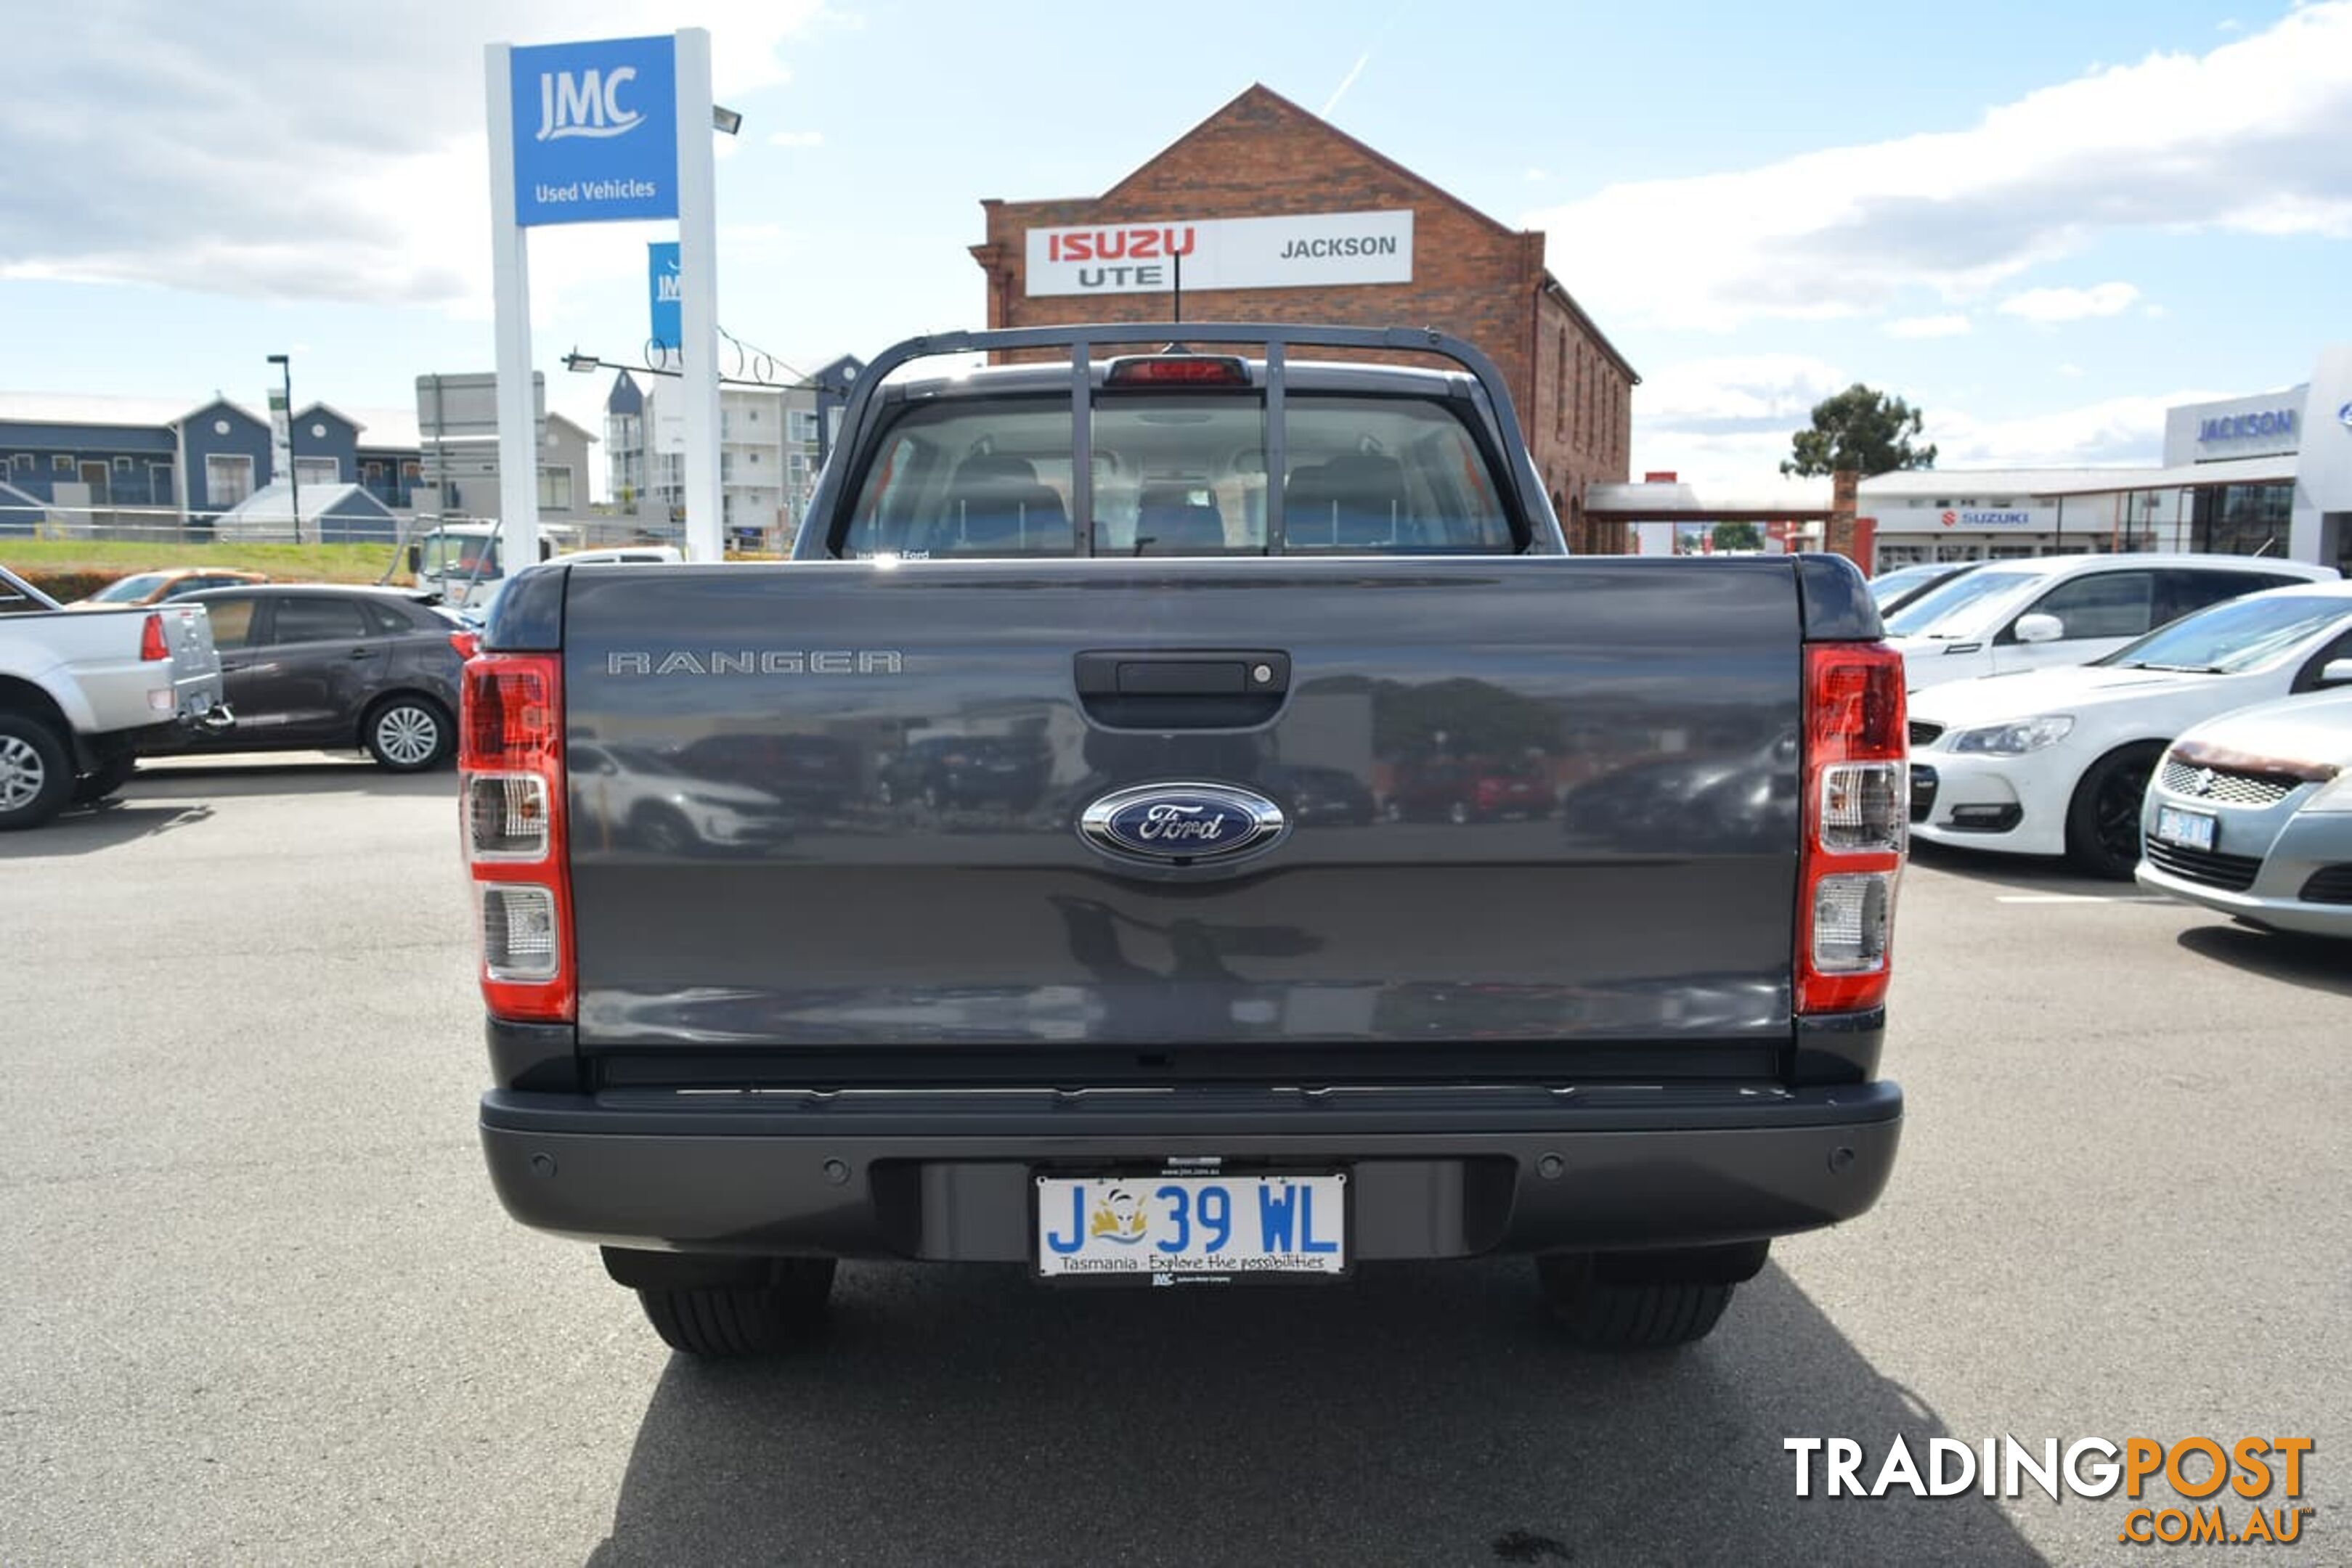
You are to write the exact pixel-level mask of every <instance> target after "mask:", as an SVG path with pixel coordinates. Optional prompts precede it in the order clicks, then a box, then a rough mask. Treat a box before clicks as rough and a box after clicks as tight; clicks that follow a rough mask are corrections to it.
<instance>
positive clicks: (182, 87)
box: [0, 0, 818, 315]
mask: <svg viewBox="0 0 2352 1568" xmlns="http://www.w3.org/2000/svg"><path fill="white" fill-rule="evenodd" d="M817 14H818V0H705V3H704V4H703V5H700V6H699V7H698V10H697V13H696V18H695V19H696V20H697V21H698V23H700V24H702V25H705V26H709V29H710V31H711V34H712V46H713V47H712V51H711V53H712V62H713V73H714V77H715V82H714V86H715V88H716V89H717V91H718V92H719V95H720V96H721V98H722V99H731V100H733V101H736V102H739V103H740V101H741V99H742V97H743V95H745V94H748V93H752V92H756V91H758V90H759V89H762V88H767V87H772V86H774V85H775V84H776V83H778V82H780V81H782V80H783V79H785V78H786V76H787V75H788V74H789V73H788V71H787V69H786V67H785V64H784V61H783V60H782V57H781V55H780V50H781V48H782V46H783V44H784V42H785V40H786V39H787V38H788V37H791V36H792V35H793V34H794V33H796V32H798V31H799V30H801V29H802V28H803V27H805V26H807V25H808V24H809V23H810V22H811V21H812V20H813V19H814V17H815V16H817ZM676 25H677V23H676V18H675V15H674V9H673V8H672V7H670V6H667V5H661V4H658V3H656V0H462V3H460V0H425V3H422V4H416V5H403V6H356V7H353V6H323V7H322V6H311V7H279V6H275V5H229V6H226V7H221V8H218V9H216V10H215V11H213V12H208V13H206V14H205V16H204V18H203V19H202V25H201V26H200V27H199V26H196V25H195V24H194V22H192V20H191V13H189V12H188V11H187V10H186V9H185V7H183V6H176V5H169V4H167V3H165V0H113V3H111V4H110V5H105V6H102V7H90V6H72V5H53V6H45V7H27V8H26V11H25V14H24V15H22V16H13V15H12V16H11V17H10V26H9V42H10V44H11V46H12V48H13V51H14V53H15V54H16V57H21V58H27V59H30V58H38V59H40V60H42V61H43V62H44V63H43V66H42V68H41V69H40V70H38V71H34V72H24V71H20V72H18V73H16V76H15V78H14V79H12V81H11V82H10V85H9V89H8V90H7V91H6V92H5V94H0V168H5V169H7V170H8V171H9V177H8V179H7V180H6V181H5V182H0V279H6V278H10V277H61V278H76V279H85V280H96V281H103V282H133V283H153V284H163V285H169V286H174V287H185V288H192V289H195V290H199V291H205V292H212V293H220V294H232V295H242V296H246V297H249V298H281V299H336V300H361V301H369V302H378V303H394V304H440V305H446V306H449V307H451V308H455V309H457V311H458V312H459V313H460V314H467V315H470V314H475V313H478V312H481V311H484V310H485V309H486V308H487V296H488V270H489V191H488V183H489V181H488V157H489V153H488V140H487V137H486V136H485V134H484V131H483V81H482V65H483V60H482V47H483V46H484V45H485V44H486V43H488V42H491V41H495V40H511V41H515V42H520V43H537V42H543V41H546V40H549V39H553V38H564V37H573V38H578V37H589V38H593V37H625V36H629V35H632V34H640V35H641V34H649V33H658V32H665V31H667V30H669V29H670V28H672V27H673V26H676ZM224 60H234V61H236V68H235V69H233V70H229V69H223V68H221V65H220V62H222V61H224ZM355 62H364V68H355ZM106 104H115V105H121V106H125V107H124V108H123V109H122V110H121V112H116V113H99V112H95V110H94V108H93V106H100V105H106ZM562 232H563V231H562V229H561V228H543V229H540V230H538V231H537V232H536V234H535V235H534V236H533V241H532V256H531V261H532V266H531V275H532V276H531V288H532V296H533V304H534V314H535V315H540V314H543V313H544V308H545V306H546V304H547V303H548V302H549V301H551V300H552V298H554V297H556V296H557V295H559V294H560V293H561V292H562V289H563V287H565V284H566V281H567V279H568V278H570V277H572V276H574V275H575V274H576V273H577V272H578V270H579V268H581V267H586V268H587V270H588V271H589V272H591V273H601V272H604V271H607V270H609V268H608V267H606V266H605V265H604V264H603V263H601V262H595V263H590V262H584V261H583V260H582V259H581V253H582V251H583V246H580V245H578V244H576V243H574V240H575V239H576V236H565V237H560V238H559V237H553V236H558V235H562ZM603 232H604V235H606V236H607V237H608V240H609V239H610V238H612V237H618V236H616V235H615V233H614V230H613V229H610V228H606V229H604V231H603ZM613 248H614V249H618V248H619V247H613ZM635 265H636V266H639V267H641V266H642V265H643V260H642V253H638V256H637V260H636V262H635Z"/></svg>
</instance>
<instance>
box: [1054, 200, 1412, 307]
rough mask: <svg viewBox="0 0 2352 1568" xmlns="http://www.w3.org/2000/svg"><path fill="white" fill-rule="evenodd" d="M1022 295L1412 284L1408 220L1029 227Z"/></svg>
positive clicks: (1396, 215) (1298, 218)
mask: <svg viewBox="0 0 2352 1568" xmlns="http://www.w3.org/2000/svg"><path fill="white" fill-rule="evenodd" d="M1028 260H1029V267H1028V274H1029V293H1030V296H1031V297H1032V298H1036V297H1039V296H1044V295H1049V294H1158V293H1163V292H1165V291H1167V290H1168V289H1171V288H1173V287H1175V286H1176V283H1177V268H1178V267H1179V266H1180V265H1181V267H1182V269H1183V279H1182V281H1183V285H1184V287H1186V288H1198V289H1209V288H1327V287H1331V286H1333V285H1335V284H1354V283H1411V282H1412V213H1410V212H1387V213H1307V214H1297V215H1294V216H1289V217H1279V218H1211V219H1201V220H1191V221H1187V220H1183V219H1173V220H1169V221H1165V222H1160V221H1154V222H1150V223H1135V224H1087V225H1080V226H1078V227H1076V228H1063V229H1031V230H1030V231H1029V256H1028Z"/></svg>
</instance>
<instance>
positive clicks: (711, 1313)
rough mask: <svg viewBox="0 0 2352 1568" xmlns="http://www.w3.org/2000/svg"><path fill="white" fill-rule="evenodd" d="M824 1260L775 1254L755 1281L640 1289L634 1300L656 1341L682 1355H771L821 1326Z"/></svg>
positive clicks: (827, 1291) (830, 1264)
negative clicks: (767, 1271)
mask: <svg viewBox="0 0 2352 1568" xmlns="http://www.w3.org/2000/svg"><path fill="white" fill-rule="evenodd" d="M833 1269H834V1260H832V1259H830V1258H779V1259H777V1260H775V1261H774V1263H773V1265H772V1272H771V1275H770V1278H769V1281H768V1282H767V1283H765V1284H761V1285H688V1286H681V1287H670V1288H641V1289H639V1290H638V1291H637V1301H638V1302H639V1304H640V1305H642V1306H643V1307H644V1308H645V1310H646V1322H650V1323H651V1324H653V1326H654V1332H655V1333H657V1334H659V1335H661V1337H662V1343H664V1344H667V1345H668V1346H669V1347H670V1349H672V1350H675V1351H682V1352H684V1353H685V1354H688V1355H699V1356H709V1357H713V1358H721V1357H738V1356H748V1355H773V1354H777V1353H779V1352H781V1351H787V1350H794V1349H798V1348H799V1347H801V1346H803V1345H805V1344H807V1343H809V1342H810V1341H811V1340H813V1339H814V1338H815V1337H816V1334H817V1333H818V1331H819V1330H821V1329H822V1328H823V1327H824V1307H825V1299H826V1298H827V1297H828V1296H829V1295H831V1294H832V1292H833Z"/></svg>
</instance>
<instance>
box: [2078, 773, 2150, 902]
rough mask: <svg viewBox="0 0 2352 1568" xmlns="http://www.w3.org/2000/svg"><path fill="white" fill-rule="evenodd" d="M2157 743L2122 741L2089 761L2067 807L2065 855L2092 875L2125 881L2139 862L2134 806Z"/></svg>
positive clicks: (2144, 787)
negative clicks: (2119, 747)
mask: <svg viewBox="0 0 2352 1568" xmlns="http://www.w3.org/2000/svg"><path fill="white" fill-rule="evenodd" d="M2163 751H2164V748H2163V747H2160V746H2127V747H2123V748H2122V749H2120V750H2117V751H2111V752H2109V753H2107V755H2106V756H2105V757H2102V758H2099V759H2098V760H2097V761H2096V762H2094V763H2093V764H2091V768H2090V771H2089V772H2087V773H2085V774H2084V775H2083V781H2082V782H2081V783H2079V784H2077V785H2075V786H2074V800H2072V801H2071V802H2069V803H2068V805H2067V808H2066V858H2067V859H2069V860H2071V861H2073V862H2074V864H2075V865H2076V866H2077V867H2078V868H2080V869H2081V870H2083V871H2085V872H2087V873H2090V874H2091V875H2093V876H2099V877H2105V878H2107V879H2109V880H2110V881H2116V882H2129V881H2130V880H2131V874H2132V868H2133V867H2135V866H2137V865H2138V864H2139V849H2140V845H2139V809H2140V800H2141V799H2142V797H2144V796H2146V795H2147V779H2148V775H2149V774H2151V773H2153V772H2155V771H2156V759H2157V758H2158V757H2159V756H2161V755H2162V754H2163Z"/></svg>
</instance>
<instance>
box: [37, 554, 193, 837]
mask: <svg viewBox="0 0 2352 1568" xmlns="http://www.w3.org/2000/svg"><path fill="white" fill-rule="evenodd" d="M231 722H233V720H232V716H231V715H230V713H229V710H228V707H227V706H226V704H225V703H224V702H223V701H222V699H221V664H220V655H219V654H218V653H215V651H214V649H213V632H212V623H211V622H210V620H209V619H208V618H207V617H206V615H205V608H204V606H203V605H201V604H187V603H178V604H160V605H154V606H152V607H148V608H141V609H131V610H97V611H90V612H84V613H79V614H73V613H68V612H66V611H65V610H64V609H63V607H61V606H60V605H59V604H58V602H57V601H55V600H53V599H51V598H50V597H49V596H48V595H47V594H46V593H43V592H42V591H40V590H39V589H37V588H35V587H34V586H33V585H32V584H30V583H28V582H26V581H25V580H23V579H22V578H19V577H17V576H16V574H15V573H13V572H11V571H9V570H7V569H6V568H5V567H0V832H5V831H9V830H11V829H16V828H34V827H38V826H40V825H41V824H42V823H43V822H46V821H48V820H49V819H50V818H52V817H54V816H56V815H57V814H58V812H59V811H61V810H65V808H66V807H67V806H68V805H69V804H76V803H81V804H87V803H89V802H91V801H96V800H103V799H105V798H106V797H107V796H109V795H110V794H112V793H113V792H114V791H115V790H117V789H121V788H122V785H123V783H124V782H125V781H126V780H127V779H130V777H131V769H132V768H134V767H136V766H137V764H138V757H139V747H140V744H141V742H142V741H143V740H146V739H149V738H151V737H153V736H154V735H155V734H156V733H157V732H158V731H162V730H168V729H171V728H173V727H180V726H191V725H193V726H202V727H208V728H223V727H226V726H227V725H228V724H230V723H231Z"/></svg>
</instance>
